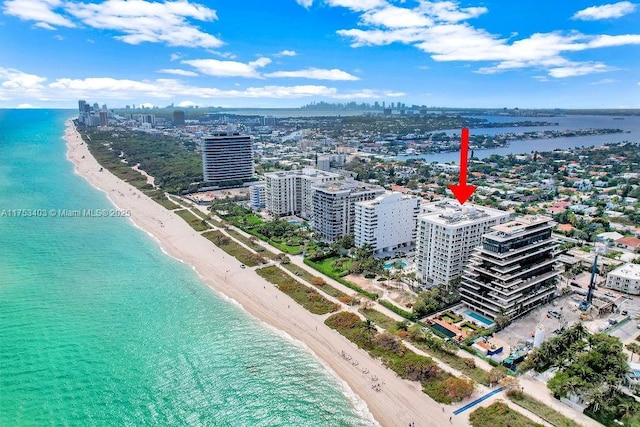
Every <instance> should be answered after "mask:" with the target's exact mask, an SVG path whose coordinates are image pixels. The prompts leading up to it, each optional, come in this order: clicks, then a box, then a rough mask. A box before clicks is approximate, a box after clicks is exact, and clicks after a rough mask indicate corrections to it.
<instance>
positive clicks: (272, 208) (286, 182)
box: [264, 168, 341, 219]
mask: <svg viewBox="0 0 640 427" xmlns="http://www.w3.org/2000/svg"><path fill="white" fill-rule="evenodd" d="M340 178H341V175H339V174H337V173H331V172H326V171H321V170H317V169H313V168H305V169H298V170H292V171H282V172H268V173H265V174H264V179H265V186H266V189H265V207H266V209H267V211H268V212H269V213H271V214H272V215H274V216H277V217H280V216H289V215H296V216H299V217H301V218H304V219H311V217H312V215H313V189H312V187H313V186H314V185H320V184H323V183H326V182H332V181H337V180H338V179H340Z"/></svg>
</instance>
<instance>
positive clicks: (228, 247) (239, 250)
mask: <svg viewBox="0 0 640 427" xmlns="http://www.w3.org/2000/svg"><path fill="white" fill-rule="evenodd" d="M202 235H203V236H204V237H206V238H207V239H209V240H210V241H212V242H213V243H214V244H215V245H216V246H218V247H219V248H220V249H222V250H223V251H225V252H226V253H228V254H229V255H231V256H232V257H234V258H236V259H237V260H238V261H240V262H241V263H242V264H245V265H247V266H249V267H254V266H256V265H259V264H260V263H261V262H260V258H261V257H260V256H259V255H257V254H254V253H253V252H251V251H250V250H248V249H246V248H244V247H242V246H240V245H239V244H238V243H236V242H234V241H233V240H231V239H230V238H228V237H227V236H225V235H224V234H222V233H221V232H220V231H209V232H206V233H203V234H202Z"/></svg>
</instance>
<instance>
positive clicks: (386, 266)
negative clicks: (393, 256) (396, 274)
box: [382, 261, 407, 270]
mask: <svg viewBox="0 0 640 427" xmlns="http://www.w3.org/2000/svg"><path fill="white" fill-rule="evenodd" d="M396 265H397V266H399V267H400V268H405V267H406V266H407V263H406V262H404V261H396V262H388V263H386V264H384V265H383V266H382V268H384V269H385V270H389V269H391V268H394V267H395V266H396Z"/></svg>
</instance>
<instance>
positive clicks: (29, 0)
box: [2, 0, 76, 29]
mask: <svg viewBox="0 0 640 427" xmlns="http://www.w3.org/2000/svg"><path fill="white" fill-rule="evenodd" d="M61 6H62V0H7V1H5V2H4V7H3V8H2V11H3V12H4V13H5V14H6V15H11V16H15V17H17V18H20V19H21V20H23V21H36V26H38V27H40V28H45V29H53V28H54V26H58V27H69V28H71V27H75V26H76V24H74V23H73V22H72V21H71V20H70V19H68V18H67V17H65V16H63V15H61V14H60V13H56V12H54V10H55V9H59V8H60V7H61Z"/></svg>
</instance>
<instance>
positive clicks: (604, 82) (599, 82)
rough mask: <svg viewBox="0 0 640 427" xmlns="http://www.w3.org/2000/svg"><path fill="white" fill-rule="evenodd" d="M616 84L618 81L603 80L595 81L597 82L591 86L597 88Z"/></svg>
mask: <svg viewBox="0 0 640 427" xmlns="http://www.w3.org/2000/svg"><path fill="white" fill-rule="evenodd" d="M615 82H617V80H614V79H602V80H598V81H595V82H593V83H591V84H592V85H594V86H596V85H608V84H611V83H615Z"/></svg>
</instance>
